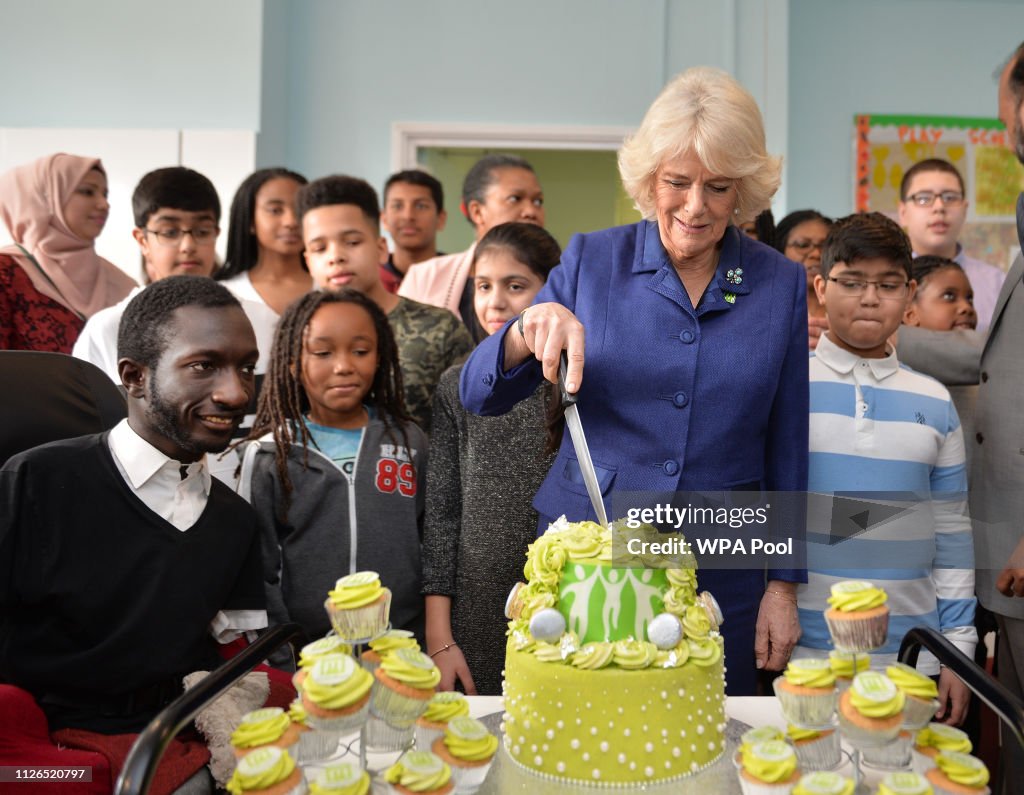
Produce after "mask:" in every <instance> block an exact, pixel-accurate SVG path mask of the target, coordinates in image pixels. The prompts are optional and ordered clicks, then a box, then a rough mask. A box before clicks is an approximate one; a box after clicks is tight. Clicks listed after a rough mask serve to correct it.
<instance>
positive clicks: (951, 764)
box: [924, 751, 1019, 795]
mask: <svg viewBox="0 0 1024 795" xmlns="http://www.w3.org/2000/svg"><path fill="white" fill-rule="evenodd" d="M924 777H925V778H926V779H928V783H929V784H931V785H932V789H933V790H935V795H989V793H990V792H991V790H990V789H989V788H988V768H987V767H985V763H984V762H982V761H981V760H980V759H978V758H977V757H974V756H971V755H970V754H961V753H957V752H956V751H945V752H943V753H941V754H939V755H938V756H937V757H936V758H935V767H933V768H932V769H931V770H929V771H928V772H927V773H925V774H924ZM1018 783H1019V782H1018Z"/></svg>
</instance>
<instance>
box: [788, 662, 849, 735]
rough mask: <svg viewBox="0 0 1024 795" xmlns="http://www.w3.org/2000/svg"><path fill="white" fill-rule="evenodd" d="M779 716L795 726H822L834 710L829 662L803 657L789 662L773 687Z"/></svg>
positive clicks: (834, 690) (832, 675) (833, 687)
mask: <svg viewBox="0 0 1024 795" xmlns="http://www.w3.org/2000/svg"><path fill="white" fill-rule="evenodd" d="M772 687H774V689H775V695H776V697H777V698H778V699H779V706H780V707H782V713H783V714H784V715H785V716H786V719H787V720H788V721H789V722H790V723H795V724H797V725H799V726H825V725H827V724H828V722H829V721H830V720H831V718H832V713H833V711H834V710H835V708H836V676H835V674H833V673H832V667H831V666H830V665H829V661H828V660H825V659H820V658H814V657H807V658H803V659H796V660H790V661H789V664H788V665H787V666H786V670H785V672H784V673H783V674H782V676H780V677H778V678H777V679H776V680H775V681H774V682H773V683H772Z"/></svg>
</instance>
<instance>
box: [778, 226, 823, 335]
mask: <svg viewBox="0 0 1024 795" xmlns="http://www.w3.org/2000/svg"><path fill="white" fill-rule="evenodd" d="M831 228H832V219H831V218H827V217H826V216H824V215H822V214H821V213H819V212H818V211H817V210H797V211H796V212H792V213H790V214H789V215H787V216H786V217H785V218H783V219H782V220H781V221H779V223H778V225H777V226H776V227H775V250H776V251H781V252H782V253H783V254H785V255H786V256H787V257H788V258H789V259H791V260H793V262H796V263H799V264H800V265H803V266H804V269H805V270H806V271H807V316H808V317H825V307H823V306H822V305H821V302H819V301H818V296H817V294H816V293H815V292H814V277H815V276H817V275H818V274H819V273H820V272H821V252H822V249H823V247H824V245H825V238H827V237H828V232H829V230H830V229H831Z"/></svg>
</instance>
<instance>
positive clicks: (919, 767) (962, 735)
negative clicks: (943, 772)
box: [913, 723, 974, 776]
mask: <svg viewBox="0 0 1024 795" xmlns="http://www.w3.org/2000/svg"><path fill="white" fill-rule="evenodd" d="M973 750H974V747H973V745H972V744H971V738H970V737H968V736H967V732H965V731H961V730H960V729H957V728H956V727H955V726H947V725H946V724H945V723H929V724H928V725H927V726H925V727H924V728H923V729H921V730H920V731H919V732H918V733H917V737H916V738H915V740H914V758H913V764H914V770H916V771H917V772H918V773H920V774H921V775H922V776H923V775H924V774H925V773H926V772H927V771H928V770H931V769H932V768H933V767H935V759H936V758H937V757H938V755H939V754H941V753H945V752H946V751H956V752H958V753H961V754H969V753H970V752H971V751H973Z"/></svg>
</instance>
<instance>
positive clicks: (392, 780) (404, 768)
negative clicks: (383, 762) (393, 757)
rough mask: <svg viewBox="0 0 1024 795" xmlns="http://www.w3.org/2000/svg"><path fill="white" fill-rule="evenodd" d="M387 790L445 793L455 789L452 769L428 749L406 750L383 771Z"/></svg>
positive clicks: (407, 793) (410, 793) (427, 794)
mask: <svg viewBox="0 0 1024 795" xmlns="http://www.w3.org/2000/svg"><path fill="white" fill-rule="evenodd" d="M384 780H385V781H386V782H387V784H388V792H389V793H395V794H396V795H447V794H448V793H449V792H451V791H452V790H454V789H455V784H454V782H453V781H452V771H451V768H449V767H448V765H446V764H445V763H444V762H443V761H442V760H441V759H440V758H439V757H437V756H436V755H435V754H432V753H431V752H430V751H408V752H407V753H405V754H403V755H402V757H401V758H400V759H399V760H398V761H397V762H395V764H393V765H392V766H391V767H389V768H388V769H387V770H385V771H384Z"/></svg>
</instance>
